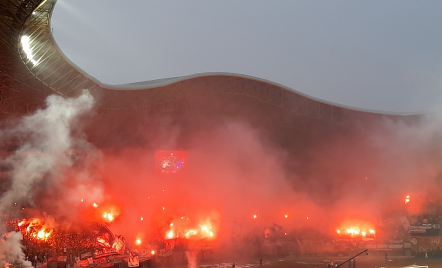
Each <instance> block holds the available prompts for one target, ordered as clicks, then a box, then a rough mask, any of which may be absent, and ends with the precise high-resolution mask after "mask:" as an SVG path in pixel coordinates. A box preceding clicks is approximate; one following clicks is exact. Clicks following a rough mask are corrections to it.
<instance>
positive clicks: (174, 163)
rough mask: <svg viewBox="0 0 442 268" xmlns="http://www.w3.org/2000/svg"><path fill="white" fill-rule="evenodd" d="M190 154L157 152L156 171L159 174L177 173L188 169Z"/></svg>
mask: <svg viewBox="0 0 442 268" xmlns="http://www.w3.org/2000/svg"><path fill="white" fill-rule="evenodd" d="M187 163H188V154H187V152H186V151H156V152H155V171H156V172H159V173H177V172H179V171H181V170H183V169H184V168H186V166H187Z"/></svg>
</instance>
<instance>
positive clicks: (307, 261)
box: [168, 255, 442, 268]
mask: <svg viewBox="0 0 442 268" xmlns="http://www.w3.org/2000/svg"><path fill="white" fill-rule="evenodd" d="M347 259H348V258H345V257H336V258H332V259H330V258H321V257H315V258H284V259H272V260H266V259H263V266H262V268H313V267H314V266H317V267H318V268H327V263H329V262H330V260H333V262H335V263H338V264H340V263H343V262H344V261H346V260H347ZM233 262H234V260H232V262H229V263H227V262H226V263H200V264H199V268H231V267H232V263H233ZM412 265H417V266H428V268H442V259H440V258H438V259H425V258H418V257H403V256H400V257H389V258H388V261H387V262H386V261H385V257H384V256H370V255H369V256H360V257H357V258H356V267H355V268H381V267H406V266H412ZM183 267H187V266H186V265H179V266H176V267H175V266H173V268H183ZM255 267H259V259H257V260H252V261H250V262H235V268H255ZM348 267H349V266H348V263H345V264H343V265H342V266H341V268H348ZM168 268H172V266H169V267H168ZM352 268H353V267H352Z"/></svg>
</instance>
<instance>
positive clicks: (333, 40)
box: [51, 0, 442, 112]
mask: <svg viewBox="0 0 442 268" xmlns="http://www.w3.org/2000/svg"><path fill="white" fill-rule="evenodd" d="M441 12H442V1H404V0H402V1H295V0H285V1H284V0H267V1H263V0H240V1H238V0H212V1H207V0H186V1H183V0H156V1H151V0H125V1H121V0H106V1H104V0H101V1H99V0H58V2H57V4H56V6H55V10H54V12H53V16H52V25H51V27H52V28H53V34H54V37H55V40H56V41H57V43H58V44H59V46H60V47H61V49H62V51H63V52H64V53H65V54H66V55H67V56H68V57H69V58H70V59H71V60H72V61H73V62H74V63H76V64H77V65H78V66H79V67H80V68H82V69H83V70H85V71H86V72H88V73H89V74H90V75H92V76H94V77H95V78H97V79H98V80H100V81H101V82H103V83H107V84H125V83H132V82H141V81H149V80H155V79H161V78H169V77H176V76H185V75H192V74H196V73H207V72H226V73H237V74H243V75H248V76H254V77H259V78H262V79H266V80H269V81H272V82H276V83H279V84H282V85H284V86H287V87H289V88H292V89H294V90H296V91H300V92H302V93H304V94H307V95H310V96H313V97H316V98H320V99H324V100H327V101H331V102H335V103H339V104H343V105H348V106H353V107H358V108H362V109H374V110H380V111H390V112H417V111H424V110H430V109H437V108H438V107H439V106H442V105H441V104H442V31H441V30H440V27H441V25H442V15H441V14H442V13H441Z"/></svg>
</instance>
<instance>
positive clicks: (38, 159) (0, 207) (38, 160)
mask: <svg viewBox="0 0 442 268" xmlns="http://www.w3.org/2000/svg"><path fill="white" fill-rule="evenodd" d="M93 105H94V99H93V97H92V96H91V95H90V94H89V92H87V91H84V92H83V93H82V95H80V96H79V97H77V98H72V99H68V98H63V97H60V96H55V95H52V96H49V97H48V98H47V99H46V108H45V109H40V110H37V111H36V112H35V113H34V114H32V115H29V116H25V117H23V118H21V119H20V120H19V121H18V122H16V124H15V125H14V126H12V127H9V128H7V129H3V130H0V140H5V139H8V138H10V137H13V136H15V137H18V138H19V139H20V140H21V144H20V147H19V148H18V149H17V150H16V151H15V152H13V153H12V154H11V155H10V156H9V157H7V158H6V159H5V160H4V162H3V164H7V165H9V166H10V167H11V170H10V175H9V176H10V182H11V184H10V187H9V188H8V189H7V191H6V192H5V193H3V194H2V195H1V197H0V215H1V216H0V220H1V221H5V220H6V219H5V218H3V217H4V215H10V214H13V213H16V212H17V210H18V209H17V205H15V204H28V205H31V206H34V205H36V206H38V205H39V202H40V201H41V199H40V198H39V199H38V200H37V198H35V195H36V191H37V190H38V189H39V188H40V189H43V192H44V190H46V191H47V192H49V191H50V190H52V189H57V187H58V189H60V185H61V184H62V183H63V182H64V181H65V180H66V173H67V172H66V170H68V169H70V168H73V167H74V166H75V165H77V163H76V159H75V158H73V157H72V156H71V155H70V153H71V152H72V151H75V150H85V149H88V150H91V149H93V148H92V147H91V146H90V145H89V144H88V143H87V141H86V140H85V139H84V135H82V132H81V131H80V130H78V121H79V118H80V117H81V116H82V115H85V114H86V113H90V112H91V109H92V108H93ZM74 133H75V134H74ZM77 169H78V170H79V174H81V175H82V176H83V178H82V179H87V170H85V169H87V165H81V167H80V168H77ZM82 187H83V186H82V185H81V184H80V186H77V188H78V189H74V190H73V192H76V191H77V190H81V188H82ZM36 189H37V190H36ZM62 190H63V189H62ZM98 192H100V191H98ZM63 194H66V195H69V194H71V193H69V192H66V193H63ZM97 194H99V193H97ZM20 208H21V207H20ZM1 226H2V227H0V232H1V233H2V234H4V233H5V232H6V231H7V230H6V229H5V227H4V226H3V225H1ZM22 239H23V237H22V234H21V233H19V232H11V233H9V234H8V237H6V238H5V239H4V240H2V241H1V242H0V265H4V264H5V263H6V262H9V263H14V262H15V263H22V264H23V265H25V266H30V264H29V263H27V262H24V253H23V252H22V248H21V247H22V246H21V243H20V241H21V240H22Z"/></svg>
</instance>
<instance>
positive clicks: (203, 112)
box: [0, 0, 413, 148]
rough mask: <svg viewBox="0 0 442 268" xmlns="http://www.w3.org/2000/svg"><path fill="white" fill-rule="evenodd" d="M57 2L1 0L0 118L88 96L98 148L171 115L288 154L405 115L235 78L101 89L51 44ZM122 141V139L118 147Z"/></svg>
mask: <svg viewBox="0 0 442 268" xmlns="http://www.w3.org/2000/svg"><path fill="white" fill-rule="evenodd" d="M56 2H57V1H56V0H46V1H42V0H0V31H1V32H0V34H1V36H0V48H1V50H0V89H1V98H2V100H1V109H0V119H6V118H8V117H10V116H20V115H25V114H28V113H32V112H33V111H35V109H37V108H38V107H42V106H43V105H44V98H45V97H46V96H48V95H49V94H58V95H61V96H66V97H74V96H77V95H79V94H80V93H81V91H82V90H83V89H88V90H89V91H90V92H91V94H92V95H93V96H94V97H95V99H96V100H97V105H98V108H97V116H96V117H95V119H94V120H95V121H94V124H93V125H94V126H95V129H89V130H88V132H87V133H88V137H89V139H90V140H91V141H92V142H93V143H94V144H96V145H97V146H100V147H108V146H115V145H119V146H125V145H130V144H132V143H135V142H139V137H138V136H137V135H141V134H140V133H143V130H145V129H150V130H154V129H156V128H157V127H158V125H159V124H160V122H157V121H156V120H158V118H161V116H169V117H170V118H172V119H173V120H175V123H176V124H180V122H183V121H186V120H187V121H186V122H188V120H191V121H195V122H196V121H199V124H201V122H210V121H211V119H213V118H214V117H220V116H222V117H225V116H228V117H239V118H241V119H244V120H246V121H248V122H250V124H253V125H256V126H257V127H260V128H263V129H265V130H266V131H267V132H268V133H271V134H269V135H270V136H272V137H273V138H274V140H277V141H278V143H281V145H283V146H284V147H286V148H298V146H299V145H300V144H308V142H307V141H309V140H310V141H311V142H316V141H318V140H319V139H322V138H323V137H321V136H320V135H319V134H318V133H324V132H326V133H330V132H333V131H337V132H342V131H344V130H345V131H347V132H348V131H350V129H352V127H351V125H353V122H354V121H355V120H357V121H359V122H371V121H372V120H379V119H381V118H382V117H385V116H388V117H390V118H393V119H402V118H405V117H404V116H406V115H399V114H383V113H381V112H377V111H365V110H360V109H357V108H351V107H344V106H341V105H337V104H334V103H330V102H327V101H323V100H318V99H314V98H311V97H309V96H306V95H304V94H302V93H300V92H297V91H295V90H293V89H290V88H287V87H284V86H281V85H278V84H275V83H272V82H270V81H265V80H262V79H259V78H255V77H245V76H240V75H236V74H226V73H205V74H195V75H192V76H188V77H176V78H168V79H162V80H155V81H147V82H142V83H133V84H126V85H119V86H112V85H106V84H101V83H100V82H99V81H97V80H96V79H94V78H93V77H91V76H89V75H88V74H87V73H86V72H84V71H82V70H81V69H80V68H79V67H78V66H76V65H75V64H74V63H72V62H71V61H70V60H69V59H67V58H66V57H65V56H64V55H63V53H62V52H61V50H60V49H59V48H58V46H57V44H56V43H55V40H54V39H53V37H52V34H51V30H50V29H51V27H50V18H51V13H52V10H53V8H54V5H55V4H56ZM412 117H413V116H412ZM408 118H409V117H408ZM315 133H317V134H318V135H315ZM321 135H322V134H321ZM122 136H124V137H126V138H125V139H124V140H122V139H121V137H122ZM127 137H129V138H127ZM10 142H11V144H14V143H15V142H17V141H10Z"/></svg>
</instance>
